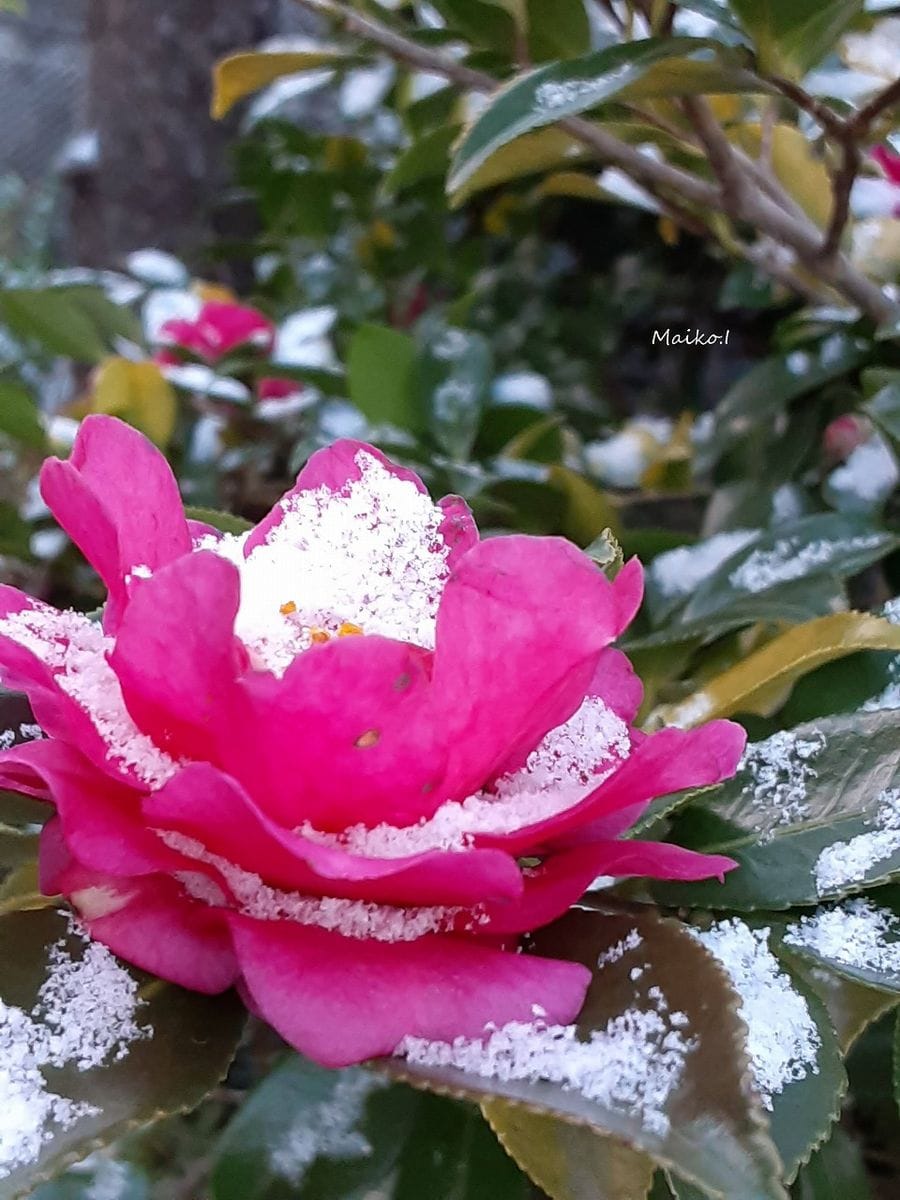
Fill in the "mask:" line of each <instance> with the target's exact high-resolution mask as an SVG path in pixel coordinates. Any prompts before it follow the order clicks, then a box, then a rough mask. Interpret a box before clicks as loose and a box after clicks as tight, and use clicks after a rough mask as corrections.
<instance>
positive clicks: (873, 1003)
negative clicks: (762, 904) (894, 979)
mask: <svg viewBox="0 0 900 1200" xmlns="http://www.w3.org/2000/svg"><path fill="white" fill-rule="evenodd" d="M789 950H790V947H787V946H784V947H782V948H781V950H780V951H779V953H781V954H782V956H783V957H786V958H788V959H789V960H790V962H791V965H792V968H793V971H794V974H795V975H800V976H801V978H803V979H805V980H806V982H807V984H808V985H809V986H810V987H811V988H812V990H813V991H814V992H815V993H816V995H817V996H818V997H819V999H820V1000H821V1001H822V1003H823V1004H824V1005H825V1008H826V1010H827V1012H828V1017H829V1019H830V1021H831V1025H832V1028H833V1029H834V1031H835V1033H836V1034H837V1039H838V1044H839V1046H840V1047H841V1052H842V1053H843V1054H845V1055H846V1054H847V1053H848V1051H849V1050H850V1049H851V1048H852V1046H853V1045H854V1043H855V1042H856V1040H857V1038H859V1036H860V1035H861V1034H863V1033H865V1031H866V1030H867V1029H868V1027H869V1026H870V1025H871V1024H873V1023H874V1022H875V1021H877V1020H878V1018H879V1017H881V1016H883V1015H884V1014H885V1013H886V1012H889V1011H890V1010H891V1009H892V1008H894V1007H895V1005H896V1004H897V997H896V996H895V995H894V994H893V993H891V992H883V991H880V990H878V989H876V988H871V987H868V986H864V985H863V984H861V983H854V982H853V981H852V980H850V979H848V978H847V977H846V976H845V975H836V974H835V973H834V972H833V971H830V970H828V968H827V967H822V966H817V965H815V964H813V963H812V962H811V961H810V960H808V959H806V958H802V957H800V956H799V955H790V954H789Z"/></svg>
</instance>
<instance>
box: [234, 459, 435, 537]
mask: <svg viewBox="0 0 900 1200" xmlns="http://www.w3.org/2000/svg"><path fill="white" fill-rule="evenodd" d="M360 452H362V453H363V454H367V455H369V456H370V457H371V458H374V459H377V460H378V462H380V463H381V465H382V466H383V467H384V468H385V470H387V471H389V472H390V473H391V475H394V476H396V478H397V479H405V480H407V481H408V482H409V483H412V484H414V485H415V487H416V489H417V490H418V491H420V492H424V491H425V485H424V484H423V483H422V480H421V479H420V478H419V477H418V475H417V474H416V473H415V471H410V470H408V469H407V468H406V467H399V466H397V464H396V463H392V462H391V460H390V459H389V458H386V457H385V456H384V455H383V454H382V453H381V451H380V450H377V449H376V448H375V447H374V446H369V445H368V444H367V443H366V442H356V441H353V440H352V439H350V438H342V439H341V440H340V441H337V442H334V443H333V444H332V445H331V446H326V447H325V449H323V450H317V451H316V452H315V454H313V455H312V456H311V457H310V459H309V462H307V464H306V466H305V467H304V468H303V470H302V471H301V472H300V474H299V475H298V476H297V482H296V483H295V484H294V486H293V488H291V490H290V491H289V492H286V493H285V494H284V496H283V497H282V498H281V500H279V502H278V503H277V504H276V505H275V507H274V508H273V509H272V511H271V512H270V513H269V515H268V516H266V517H263V519H262V521H260V523H259V524H258V525H257V526H256V528H255V529H254V530H253V532H252V533H251V534H250V536H249V537H248V538H247V541H246V543H245V546H244V553H245V554H249V553H250V551H251V550H253V549H255V548H256V547H257V546H261V545H262V544H263V543H264V542H265V541H266V538H267V537H268V535H269V533H270V531H271V530H273V529H275V528H276V527H277V526H278V525H280V524H281V522H282V519H283V517H284V506H285V504H286V503H287V502H288V501H289V500H290V498H291V496H293V495H295V494H296V493H297V492H309V491H312V490H314V489H315V488H320V487H324V488H326V489H327V490H328V491H329V492H340V491H342V490H343V489H344V488H345V487H346V486H347V484H348V483H354V482H355V481H356V480H358V479H361V478H362V471H361V470H360V468H359V466H358V465H357V462H356V457H357V455H358V454H360ZM457 515H458V514H457Z"/></svg>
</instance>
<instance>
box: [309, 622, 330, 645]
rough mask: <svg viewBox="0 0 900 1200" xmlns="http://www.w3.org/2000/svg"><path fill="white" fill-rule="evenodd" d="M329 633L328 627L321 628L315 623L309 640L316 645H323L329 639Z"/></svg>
mask: <svg viewBox="0 0 900 1200" xmlns="http://www.w3.org/2000/svg"><path fill="white" fill-rule="evenodd" d="M329 636H330V635H329V633H328V631H327V630H326V629H320V628H319V627H318V625H313V626H312V628H311V629H310V631H309V640H310V641H311V642H312V643H313V644H314V645H316V646H321V645H322V644H323V643H324V642H327V641H328V639H329Z"/></svg>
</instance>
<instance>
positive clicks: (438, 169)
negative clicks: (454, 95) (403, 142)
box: [384, 124, 459, 195]
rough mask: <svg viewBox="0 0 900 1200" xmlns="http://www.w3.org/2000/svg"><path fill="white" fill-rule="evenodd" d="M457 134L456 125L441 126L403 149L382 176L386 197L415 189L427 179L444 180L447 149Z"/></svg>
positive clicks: (448, 151) (448, 158)
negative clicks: (383, 176) (411, 188)
mask: <svg viewBox="0 0 900 1200" xmlns="http://www.w3.org/2000/svg"><path fill="white" fill-rule="evenodd" d="M458 132H459V126H458V125H452V124H450V125H442V126H440V127H439V128H437V129H432V130H431V131H430V132H429V133H426V134H424V135H423V136H422V137H420V138H418V139H417V140H416V141H415V142H413V144H412V145H411V146H410V147H409V148H408V149H407V150H404V151H403V153H402V154H401V155H400V156H399V157H398V159H397V161H396V162H395V163H394V166H393V168H392V169H391V170H390V171H389V172H388V174H387V176H386V177H385V180H384V189H385V191H386V192H387V193H388V195H395V194H396V193H397V192H402V191H404V190H405V189H406V188H410V187H415V186H416V184H419V183H422V182H423V181H424V180H427V179H440V178H443V176H444V175H445V174H446V173H447V167H448V165H449V163H450V148H451V146H452V145H453V143H454V141H455V140H456V136H457V134H458Z"/></svg>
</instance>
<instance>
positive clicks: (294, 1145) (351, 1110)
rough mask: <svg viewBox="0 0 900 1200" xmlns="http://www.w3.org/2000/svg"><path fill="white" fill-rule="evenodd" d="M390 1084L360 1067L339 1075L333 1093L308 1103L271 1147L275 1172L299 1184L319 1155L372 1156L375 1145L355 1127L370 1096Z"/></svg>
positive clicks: (335, 1157) (350, 1157) (340, 1157)
mask: <svg viewBox="0 0 900 1200" xmlns="http://www.w3.org/2000/svg"><path fill="white" fill-rule="evenodd" d="M387 1086H388V1080H386V1079H380V1078H379V1077H378V1076H377V1075H372V1074H369V1073H367V1072H364V1071H360V1070H358V1069H354V1070H351V1071H348V1072H346V1073H344V1074H341V1075H339V1076H338V1079H337V1082H336V1083H335V1085H334V1089H333V1091H332V1092H331V1094H330V1095H329V1096H328V1097H327V1098H326V1099H324V1100H322V1101H320V1102H319V1103H318V1104H313V1105H305V1106H304V1108H303V1110H302V1112H301V1113H300V1115H299V1116H298V1117H297V1119H296V1121H295V1122H294V1123H293V1124H292V1125H291V1126H290V1128H289V1129H288V1130H287V1132H286V1134H285V1135H284V1136H283V1138H282V1139H281V1140H280V1141H279V1143H278V1145H277V1146H276V1147H275V1148H274V1149H273V1150H272V1152H271V1155H270V1158H269V1163H270V1165H271V1167H272V1169H273V1171H275V1173H276V1174H278V1175H280V1176H281V1177H282V1178H283V1179H285V1180H287V1181H288V1183H291V1184H293V1185H294V1186H295V1187H296V1186H297V1185H298V1184H300V1183H301V1182H302V1180H303V1176H304V1175H305V1173H306V1171H307V1168H308V1167H310V1166H311V1165H312V1163H313V1162H314V1161H315V1160H316V1159H317V1158H334V1159H354V1158H355V1159H359V1158H368V1157H370V1156H371V1154H372V1145H371V1143H370V1142H369V1139H368V1138H367V1137H366V1136H365V1134H364V1133H363V1132H362V1131H361V1130H359V1129H357V1128H356V1126H357V1125H358V1124H359V1122H360V1120H361V1119H362V1117H363V1115H364V1113H365V1107H366V1102H367V1100H368V1099H369V1097H370V1096H371V1095H372V1094H373V1092H377V1091H380V1090H381V1089H383V1088H385V1087H387Z"/></svg>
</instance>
